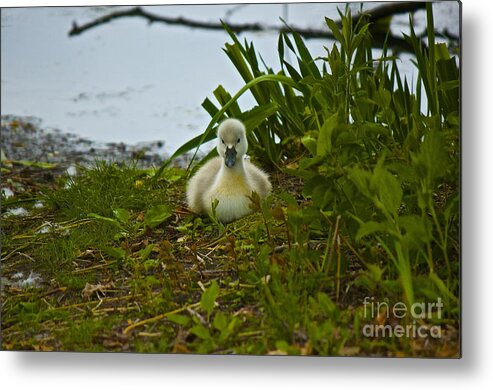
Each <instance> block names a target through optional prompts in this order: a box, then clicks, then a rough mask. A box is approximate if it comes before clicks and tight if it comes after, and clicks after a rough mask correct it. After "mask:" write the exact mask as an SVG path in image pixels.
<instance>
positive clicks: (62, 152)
mask: <svg viewBox="0 0 493 390" xmlns="http://www.w3.org/2000/svg"><path fill="white" fill-rule="evenodd" d="M1 148H2V161H8V160H14V161H19V160H27V161H32V162H40V163H54V164H60V165H62V166H71V165H77V164H81V165H90V164H91V163H93V162H94V161H95V160H106V161H114V162H127V163H130V162H133V161H135V162H136V163H137V165H138V166H140V167H143V168H147V167H152V166H159V165H160V164H161V163H163V161H165V160H166V159H167V158H168V157H169V156H167V155H165V153H164V150H163V148H164V141H162V140H156V141H153V142H143V143H138V144H135V145H126V144H124V143H102V142H95V141H92V140H89V139H86V138H82V137H79V136H78V135H76V134H71V133H65V132H63V131H62V130H59V129H44V128H42V126H41V121H40V120H39V119H37V118H34V117H15V116H2V117H1Z"/></svg>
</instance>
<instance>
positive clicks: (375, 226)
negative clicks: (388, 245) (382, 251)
mask: <svg viewBox="0 0 493 390" xmlns="http://www.w3.org/2000/svg"><path fill="white" fill-rule="evenodd" d="M374 233H391V234H392V233H393V234H395V229H393V227H392V225H391V224H389V223H388V222H376V221H368V222H365V223H363V224H362V225H361V226H360V227H359V229H358V233H356V240H361V239H362V238H363V237H366V236H370V235H372V234H374Z"/></svg>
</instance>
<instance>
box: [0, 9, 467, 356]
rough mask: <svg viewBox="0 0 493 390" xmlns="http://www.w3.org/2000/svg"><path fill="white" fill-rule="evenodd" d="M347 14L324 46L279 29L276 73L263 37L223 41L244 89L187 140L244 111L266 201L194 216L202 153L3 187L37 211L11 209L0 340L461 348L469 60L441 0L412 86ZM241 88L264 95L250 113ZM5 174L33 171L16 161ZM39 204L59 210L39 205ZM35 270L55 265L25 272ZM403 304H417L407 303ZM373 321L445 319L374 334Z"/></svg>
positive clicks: (222, 97) (177, 348)
mask: <svg viewBox="0 0 493 390" xmlns="http://www.w3.org/2000/svg"><path fill="white" fill-rule="evenodd" d="M341 19H342V23H341V24H340V25H338V24H336V23H334V22H333V21H331V20H329V19H327V20H326V22H327V25H328V27H329V28H330V29H331V30H332V32H333V33H334V36H336V37H337V38H338V42H337V43H336V44H334V45H333V46H332V48H327V50H326V51H327V56H326V57H324V58H312V56H311V55H310V53H309V51H308V50H307V48H306V46H305V45H304V42H303V40H302V39H301V37H300V36H299V35H298V34H296V32H294V31H293V32H292V33H291V34H285V33H283V34H281V35H280V37H279V59H280V63H281V68H282V69H281V71H280V72H278V73H275V72H274V71H273V70H272V69H271V68H269V67H267V66H265V70H264V71H262V70H260V66H259V64H260V63H262V61H261V58H258V57H257V55H258V54H257V53H256V51H255V48H254V46H253V44H252V43H248V42H246V41H245V43H244V44H242V43H241V42H240V41H239V40H238V38H237V37H236V36H235V35H234V34H233V33H232V32H231V31H230V30H229V29H228V28H227V26H226V25H225V29H226V31H228V33H229V36H230V38H231V40H232V43H228V44H226V48H225V52H226V54H227V55H228V57H229V58H230V59H231V61H232V63H233V65H234V66H235V68H236V69H237V70H238V71H239V73H240V75H241V76H242V77H243V78H244V81H245V86H244V87H242V88H241V89H240V90H239V91H238V92H237V93H236V94H230V93H228V92H227V91H225V90H224V88H222V87H221V86H219V87H218V88H217V89H216V90H215V91H214V97H215V98H216V100H217V103H213V102H212V100H210V99H206V100H205V101H204V103H203V106H204V108H205V109H206V110H207V111H208V112H209V114H210V115H211V122H210V123H209V125H208V126H207V128H206V130H205V131H204V133H203V134H201V135H199V136H197V137H195V138H194V139H192V140H190V141H189V142H187V143H186V144H184V145H183V146H182V147H181V148H179V149H178V150H177V152H176V153H175V155H179V154H182V153H184V152H185V151H193V150H196V149H197V148H198V147H199V146H200V145H201V144H202V143H203V142H205V141H208V140H210V139H212V138H213V137H214V129H215V128H216V125H217V123H218V122H219V121H220V120H221V119H223V118H224V117H227V116H234V117H238V118H240V119H242V120H243V121H244V122H245V123H246V125H247V128H248V129H249V133H248V137H249V141H250V144H251V145H252V147H253V149H252V154H253V158H254V159H255V160H256V161H257V163H259V164H260V165H263V166H266V167H270V170H271V178H272V181H273V187H274V188H275V191H274V194H273V195H272V196H270V197H269V198H268V199H266V200H263V201H261V200H260V199H258V197H255V196H254V195H253V196H252V198H251V201H252V204H251V207H252V209H253V211H254V213H253V214H252V215H250V216H248V217H245V218H242V219H240V220H238V221H235V222H233V223H230V224H228V225H223V224H221V223H220V222H218V221H217V220H216V219H215V218H214V217H213V216H211V217H205V216H195V215H192V214H191V213H190V212H189V211H188V210H187V209H186V205H185V204H184V193H183V191H184V188H185V186H186V181H187V179H188V177H189V175H190V174H191V173H192V172H193V169H195V168H194V167H193V166H190V167H189V169H179V168H172V166H171V164H170V163H167V164H164V165H163V166H162V167H160V168H159V169H156V170H155V169H149V170H142V169H138V168H136V167H134V166H128V165H122V166H117V165H114V164H109V163H104V162H100V163H97V164H96V165H95V166H94V167H93V168H91V169H79V173H78V175H77V176H75V177H72V178H67V177H62V178H61V179H59V181H57V182H56V183H52V182H48V183H45V184H43V185H40V184H39V183H38V182H37V183H36V185H35V186H32V191H30V192H29V191H28V192H27V193H25V194H24V195H22V196H16V197H14V198H11V199H8V200H6V201H5V203H4V207H7V208H15V207H17V206H19V205H22V206H23V207H26V209H27V210H28V211H29V215H28V216H24V217H16V216H12V215H10V216H9V215H5V214H4V215H3V217H2V224H3V230H2V234H3V236H2V244H3V245H2V272H3V277H5V278H6V280H7V281H9V284H8V285H6V286H5V287H4V291H3V296H2V301H3V306H2V336H3V339H2V347H3V348H4V349H38V350H80V351H101V350H105V351H138V352H178V353H235V354H293V355H338V356H352V355H357V356H375V355H376V356H433V357H457V356H458V355H459V354H460V345H459V333H458V332H459V327H460V323H459V318H460V302H459V299H458V296H459V287H460V278H459V276H460V274H459V268H460V259H459V252H460V250H459V249H460V240H459V216H460V215H459V188H460V187H459V151H460V144H459V123H460V120H459V100H458V99H459V98H458V97H459V72H458V69H457V65H456V60H455V58H454V57H452V56H451V55H450V54H449V51H448V49H447V47H446V46H445V45H444V44H436V43H435V42H434V31H433V15H432V12H431V7H428V10H427V20H428V29H427V33H428V40H429V41H430V42H433V43H432V44H430V45H429V47H427V48H426V47H424V46H423V45H422V44H421V43H420V42H419V40H418V38H417V37H416V35H415V34H414V31H413V30H412V29H411V34H410V36H409V37H407V38H406V39H408V40H409V42H410V43H411V45H413V47H414V48H415V58H416V60H415V64H416V66H417V67H418V69H419V71H420V78H419V79H418V80H416V82H415V84H410V83H409V82H408V80H406V79H405V78H402V77H401V75H400V73H399V68H398V59H397V58H396V57H394V56H392V55H389V54H388V49H387V48H384V50H383V53H382V55H381V56H380V57H379V58H373V52H372V50H371V39H372V38H371V33H370V29H369V27H368V24H367V23H366V21H365V19H364V18H362V19H360V21H359V22H358V23H356V24H355V25H353V23H352V22H351V20H352V19H351V15H350V13H349V11H348V10H346V13H341ZM411 27H412V25H411ZM286 51H290V52H291V57H292V58H295V60H294V62H293V63H289V62H288V61H287V60H286V59H285V54H286V53H285V52H286ZM244 93H252V95H253V96H254V98H255V100H256V101H257V103H258V105H257V106H256V107H253V108H252V109H250V110H248V111H245V112H243V111H242V110H241V109H240V107H239V106H238V104H237V99H238V98H239V97H240V96H241V95H242V94H244ZM425 97H426V100H427V102H428V107H427V108H426V109H425V110H424V112H422V109H421V101H422V100H423V99H424V98H425ZM211 155H212V154H211ZM208 157H210V156H208ZM208 157H206V159H207V158H208ZM170 162H171V160H170ZM24 165H25V164H24ZM29 169H30V170H31V172H33V174H35V173H36V172H38V173H39V172H43V171H46V170H50V169H53V167H46V166H31V167H29ZM5 175H7V179H9V180H10V181H11V183H15V182H17V181H19V180H20V177H19V172H18V171H17V169H16V166H14V167H13V168H11V169H7V170H6V171H5V172H4V176H5ZM41 176H42V175H41ZM36 177H37V176H36ZM39 200H42V202H43V204H44V207H42V208H35V207H33V205H34V203H35V202H37V201H39ZM5 205H6V206H5ZM20 272H22V273H23V275H24V277H25V276H27V275H29V274H30V273H31V272H35V274H34V275H39V278H40V279H39V280H38V283H37V284H35V285H33V286H32V287H31V288H26V287H25V286H22V285H20V284H19V283H17V282H15V281H16V280H17V279H16V276H15V275H18V274H19V273H20ZM365 302H373V303H374V304H376V305H377V309H376V311H374V310H373V309H374V307H373V306H369V305H368V303H365ZM439 302H441V303H443V307H440V310H438V305H437V306H435V307H434V309H433V310H431V311H430V312H428V311H426V315H418V314H416V313H415V314H414V315H410V314H409V313H410V310H411V308H412V307H420V305H422V304H428V303H435V304H437V303H439ZM396 303H397V304H400V305H404V306H405V308H406V310H408V312H407V315H404V316H400V315H399V314H400V313H396V312H395V311H392V310H391V309H390V308H391V307H393V305H394V304H396ZM415 305H418V306H415ZM401 310H402V308H401ZM368 326H372V327H373V328H374V329H378V327H381V330H385V329H386V330H387V331H393V330H395V329H410V331H411V332H412V331H413V329H416V328H420V329H424V330H426V331H427V332H429V331H430V329H436V328H433V327H438V328H439V329H440V331H441V334H440V337H439V338H434V337H431V336H430V335H429V334H428V336H427V337H413V336H409V337H399V336H395V335H394V336H390V335H389V336H382V337H373V336H368V335H365V333H364V329H368ZM413 327H414V328H413Z"/></svg>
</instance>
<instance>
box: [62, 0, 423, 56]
mask: <svg viewBox="0 0 493 390" xmlns="http://www.w3.org/2000/svg"><path fill="white" fill-rule="evenodd" d="M425 4H426V3H423V2H405V3H391V4H386V5H383V6H380V7H377V8H374V9H372V10H367V11H364V12H363V14H364V15H366V17H367V18H368V20H369V21H370V22H371V23H376V22H377V21H379V20H382V19H384V18H387V17H390V16H392V15H395V14H398V13H405V12H415V11H417V10H419V9H423V8H425ZM127 17H139V18H144V19H147V21H148V22H149V23H156V22H159V23H165V24H169V25H180V26H187V27H192V28H202V29H207V30H223V29H224V28H223V25H222V24H221V23H220V22H202V21H198V20H191V19H186V18H183V17H177V18H173V17H167V16H163V15H157V14H153V13H151V12H148V11H146V10H144V9H142V8H141V7H134V8H130V9H127V10H122V11H115V12H112V13H109V14H107V15H105V16H102V17H100V18H97V19H94V20H93V21H91V22H88V23H85V24H82V25H80V26H79V25H78V24H77V23H76V22H75V21H74V22H73V24H72V29H71V30H70V32H69V36H75V35H79V34H82V33H83V32H84V31H87V30H89V29H91V28H94V27H97V26H100V25H103V24H106V23H109V22H111V21H112V20H115V19H120V18H127ZM359 17H360V15H359V14H358V15H355V16H354V17H353V21H354V22H355V23H356V21H357V20H358V19H359ZM228 26H229V28H230V29H231V30H232V31H234V32H235V33H241V32H245V31H264V32H265V31H276V32H290V31H291V30H295V31H297V32H298V33H299V34H300V35H301V36H302V37H303V38H305V39H310V38H324V39H326V38H334V37H333V35H332V33H331V31H330V30H329V29H326V30H320V29H310V28H300V27H295V28H292V27H289V26H269V25H263V24H260V23H243V24H230V23H228ZM372 34H373V37H374V38H375V44H376V46H377V47H381V46H382V45H383V43H384V41H385V38H386V36H387V32H386V31H380V30H378V29H375V30H372ZM387 44H388V45H389V46H391V47H394V48H395V49H397V50H401V51H410V50H411V47H410V46H409V45H408V43H407V41H406V40H405V39H403V38H399V37H394V36H392V35H389V37H388V38H387Z"/></svg>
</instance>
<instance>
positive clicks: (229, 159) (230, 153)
mask: <svg viewBox="0 0 493 390" xmlns="http://www.w3.org/2000/svg"><path fill="white" fill-rule="evenodd" d="M224 162H225V164H226V166H227V167H228V168H231V167H232V166H233V165H235V162H236V149H235V148H234V146H232V147H231V148H228V147H227V148H226V155H225V157H224Z"/></svg>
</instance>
